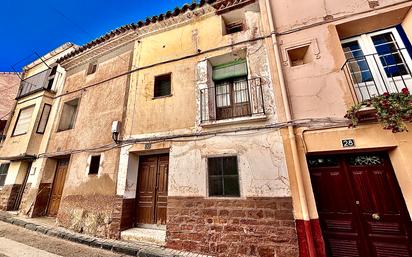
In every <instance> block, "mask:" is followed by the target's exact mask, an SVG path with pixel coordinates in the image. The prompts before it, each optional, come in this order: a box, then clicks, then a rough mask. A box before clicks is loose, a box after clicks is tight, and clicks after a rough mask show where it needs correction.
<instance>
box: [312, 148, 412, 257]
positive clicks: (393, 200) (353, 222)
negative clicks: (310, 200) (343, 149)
mask: <svg viewBox="0 0 412 257" xmlns="http://www.w3.org/2000/svg"><path fill="white" fill-rule="evenodd" d="M308 165H309V170H310V175H311V180H312V186H313V191H314V194H315V199H316V205H317V209H318V213H319V219H320V223H321V227H322V232H323V236H324V239H325V243H326V251H327V252H328V256H333V257H341V256H342V257H343V256H345V257H351V256H361V257H372V256H380V257H401V256H402V257H408V256H412V238H411V235H412V225H411V219H410V216H409V213H408V211H407V209H406V205H405V201H404V200H403V196H402V193H401V191H400V188H399V185H398V182H397V180H396V177H395V174H394V172H393V169H392V166H391V163H390V161H389V158H388V156H387V154H385V153H365V154H354V155H338V156H314V157H308Z"/></svg>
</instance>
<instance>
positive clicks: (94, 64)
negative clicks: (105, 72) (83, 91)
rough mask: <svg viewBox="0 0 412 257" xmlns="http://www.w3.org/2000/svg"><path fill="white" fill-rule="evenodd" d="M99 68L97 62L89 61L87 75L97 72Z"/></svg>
mask: <svg viewBox="0 0 412 257" xmlns="http://www.w3.org/2000/svg"><path fill="white" fill-rule="evenodd" d="M96 70H97V62H96V61H95V62H92V63H89V67H88V68H87V75H90V74H93V73H95V72H96Z"/></svg>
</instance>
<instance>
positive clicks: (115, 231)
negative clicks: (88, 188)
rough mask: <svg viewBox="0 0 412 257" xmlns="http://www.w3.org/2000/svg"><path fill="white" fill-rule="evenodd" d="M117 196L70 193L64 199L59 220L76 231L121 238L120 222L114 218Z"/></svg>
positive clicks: (58, 216)
mask: <svg viewBox="0 0 412 257" xmlns="http://www.w3.org/2000/svg"><path fill="white" fill-rule="evenodd" d="M116 200H117V199H116V196H107V195H69V196H66V197H64V198H63V199H62V201H61V203H60V208H59V212H58V215H57V222H58V223H59V225H61V226H63V227H66V228H68V229H71V230H74V231H76V232H80V233H85V234H89V235H93V236H98V237H103V238H119V236H120V230H119V227H120V224H119V223H118V222H117V221H116V220H113V213H114V209H115V208H116V202H117V201H116Z"/></svg>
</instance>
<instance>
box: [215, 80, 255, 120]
mask: <svg viewBox="0 0 412 257" xmlns="http://www.w3.org/2000/svg"><path fill="white" fill-rule="evenodd" d="M215 91H216V100H215V101H216V106H217V108H216V118H217V119H218V120H221V119H229V118H234V117H242V116H247V115H250V114H251V109H250V102H249V85H248V81H247V78H246V77H245V78H236V79H233V78H232V79H227V80H223V81H219V82H217V83H216V87H215Z"/></svg>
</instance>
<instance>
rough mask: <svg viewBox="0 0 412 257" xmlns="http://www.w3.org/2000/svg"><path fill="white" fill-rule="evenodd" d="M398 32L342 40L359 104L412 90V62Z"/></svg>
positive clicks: (347, 67)
mask: <svg viewBox="0 0 412 257" xmlns="http://www.w3.org/2000/svg"><path fill="white" fill-rule="evenodd" d="M405 40H407V39H406V38H402V37H401V35H400V34H399V32H398V30H397V29H396V28H391V29H385V30H381V31H377V32H373V33H368V34H363V35H360V36H357V37H353V38H349V39H345V40H342V48H343V51H344V53H345V57H346V59H347V61H346V64H345V66H344V67H343V68H344V71H345V72H347V73H349V78H350V82H351V83H352V84H353V85H354V90H355V94H356V97H357V98H358V100H359V101H363V100H367V99H370V98H371V97H373V96H377V95H381V94H383V93H385V92H400V91H401V90H402V88H405V87H408V88H409V90H412V77H411V68H412V60H411V57H410V55H409V53H408V51H407V49H406V48H405Z"/></svg>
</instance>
